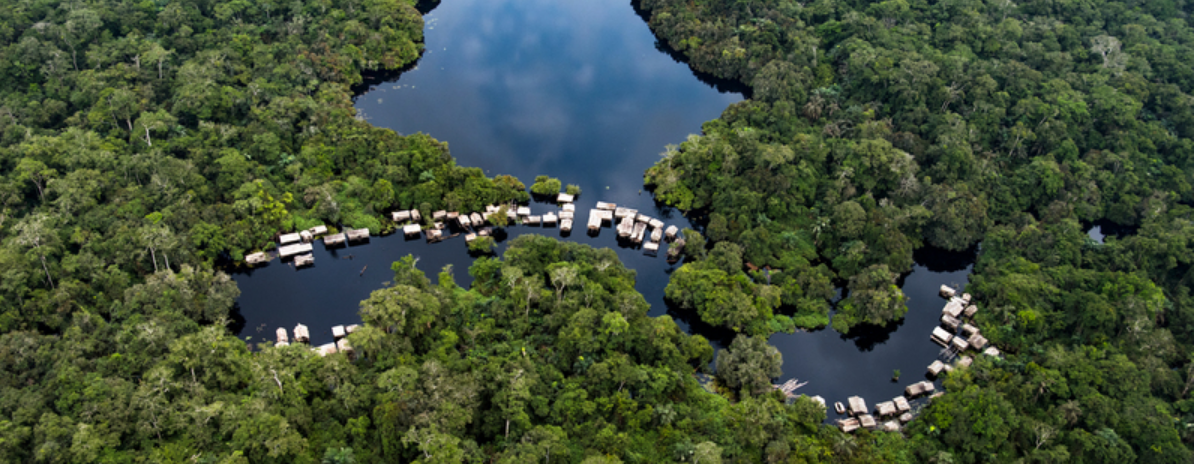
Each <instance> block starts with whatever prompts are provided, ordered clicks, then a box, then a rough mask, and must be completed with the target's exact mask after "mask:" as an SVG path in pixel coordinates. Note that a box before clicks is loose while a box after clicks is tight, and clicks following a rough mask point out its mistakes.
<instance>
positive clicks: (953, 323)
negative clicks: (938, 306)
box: [942, 314, 962, 331]
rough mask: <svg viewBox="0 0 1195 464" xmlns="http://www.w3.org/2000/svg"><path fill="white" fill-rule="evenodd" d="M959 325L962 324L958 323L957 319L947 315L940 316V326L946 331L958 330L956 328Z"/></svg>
mask: <svg viewBox="0 0 1195 464" xmlns="http://www.w3.org/2000/svg"><path fill="white" fill-rule="evenodd" d="M961 323H962V321H959V320H958V318H955V317H950V315H949V314H943V315H942V326H943V327H946V328H947V329H950V330H952V331H954V330H958V326H959V324H961Z"/></svg>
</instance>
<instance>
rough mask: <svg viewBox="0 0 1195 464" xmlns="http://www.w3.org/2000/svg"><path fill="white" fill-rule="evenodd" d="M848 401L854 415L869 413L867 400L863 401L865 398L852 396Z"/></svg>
mask: <svg viewBox="0 0 1195 464" xmlns="http://www.w3.org/2000/svg"><path fill="white" fill-rule="evenodd" d="M846 402H847V404H849V405H850V408H851V415H852V416H858V415H860V414H867V402H865V401H863V398H860V397H858V396H852V397H850V398H847V399H846Z"/></svg>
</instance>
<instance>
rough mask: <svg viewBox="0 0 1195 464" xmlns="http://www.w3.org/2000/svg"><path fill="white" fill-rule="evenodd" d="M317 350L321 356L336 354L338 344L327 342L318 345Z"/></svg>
mask: <svg viewBox="0 0 1195 464" xmlns="http://www.w3.org/2000/svg"><path fill="white" fill-rule="evenodd" d="M315 352H316V353H319V355H320V356H327V355H330V354H336V344H335V343H325V344H323V345H320V346H318V347H316V349H315Z"/></svg>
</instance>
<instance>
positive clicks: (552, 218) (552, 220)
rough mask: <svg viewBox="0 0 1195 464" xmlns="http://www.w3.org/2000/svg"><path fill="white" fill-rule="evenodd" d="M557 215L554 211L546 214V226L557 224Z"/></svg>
mask: <svg viewBox="0 0 1195 464" xmlns="http://www.w3.org/2000/svg"><path fill="white" fill-rule="evenodd" d="M555 225H556V215H555V214H553V213H547V214H544V226H555Z"/></svg>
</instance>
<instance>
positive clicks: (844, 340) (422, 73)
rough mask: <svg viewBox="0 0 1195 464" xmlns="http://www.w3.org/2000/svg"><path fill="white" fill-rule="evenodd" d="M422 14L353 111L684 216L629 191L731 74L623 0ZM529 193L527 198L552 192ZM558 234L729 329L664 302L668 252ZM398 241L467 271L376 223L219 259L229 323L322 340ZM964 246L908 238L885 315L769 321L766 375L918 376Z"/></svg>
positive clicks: (729, 93) (848, 387)
mask: <svg viewBox="0 0 1195 464" xmlns="http://www.w3.org/2000/svg"><path fill="white" fill-rule="evenodd" d="M424 20H425V34H426V38H425V40H426V52H425V53H424V55H423V57H422V58H421V59H420V60H419V62H418V64H417V66H415V67H414V68H413V69H410V70H407V71H406V72H404V73H402V74H401V75H399V76H396V77H390V78H389V79H390V80H386V81H380V82H373V83H370V85H369V86H368V88H367V89H365V90H364V91H363V92H362V93H361V94H360V95H359V96H358V97H357V99H356V102H355V103H356V107H357V108H358V110H359V111H360V113H361V115H362V116H363V117H365V118H367V120H368V121H370V122H371V123H372V124H374V125H377V126H380V127H387V128H391V129H393V130H395V131H397V132H399V133H403V134H410V133H415V132H424V133H428V134H430V135H432V136H434V137H436V138H437V139H439V140H442V141H446V142H448V143H449V146H450V148H451V152H452V155H453V156H454V157H455V158H456V160H457V163H458V164H460V165H462V166H478V167H481V168H483V169H484V170H485V171H486V174H487V175H491V176H492V175H496V174H512V175H515V176H516V177H518V178H520V179H522V180H524V181H525V182H527V183H528V184H530V182H531V181H532V180H533V179H534V177H535V176H536V175H539V174H546V175H551V176H553V177H557V178H559V179H561V181H563V182H564V183H566V184H577V185H580V186H581V187H582V189H583V194H582V196H581V197H580V200H579V201H578V211H579V212H580V215H581V217H584V216H585V214H586V212H587V211H588V209H589V208H592V207H593V206H594V204H595V202H596V201H598V200H602V201H610V202H615V203H617V204H619V205H620V206H630V207H634V208H638V209H639V210H640V211H645V212H651V214H653V215H654V216H656V217H660V218H662V219H664V220H665V222H667V223H669V224H677V225H679V226H686V225H688V224H689V221H688V220H687V219H685V218H684V217H682V216H681V215H680V214H679V213H678V212H676V211H675V210H672V209H670V208H666V207H665V208H661V207H659V206H658V205H657V204H655V202H654V201H653V200H652V198H651V196H650V194H648V193H646V192H641V189H642V180H643V171H644V170H645V169H647V168H648V167H649V166H651V164H652V163H654V162H655V160H657V159H658V155H659V153H661V152H662V151H663V149H664V146H665V145H666V144H670V143H678V142H680V141H683V140H684V139H685V137H687V136H688V135H689V134H693V133H699V132H700V130H701V124H702V123H703V122H705V121H708V120H711V119H714V118H716V117H718V115H719V114H720V113H721V111H722V110H723V109H725V108H726V106H728V105H729V104H731V103H734V102H736V101H739V100H741V99H742V98H744V92H745V89H741V88H736V87H734V86H733V85H729V84H727V83H725V82H719V81H717V80H716V79H712V78H710V77H708V76H705V75H702V74H700V73H695V72H694V71H692V70H691V69H690V68H689V67H688V66H687V65H686V64H684V63H682V62H678V61H677V60H676V59H675V58H674V56H676V54H675V53H672V52H670V50H668V49H667V48H666V47H664V46H661V45H659V44H658V43H657V40H656V38H655V36H654V35H653V34H652V33H651V31H650V30H649V29H648V27H647V25H646V23H645V22H644V19H643V18H642V17H641V16H640V15H639V14H638V13H637V12H636V10H635V8H634V5H632V4H629V3H626V2H625V1H623V0H614V1H611V0H590V1H585V2H568V1H560V0H484V1H483V0H447V1H445V2H444V3H443V4H441V5H439V6H437V7H436V8H435V9H434V10H432V11H431V12H429V13H428V14H426V15H425V16H424ZM532 209H533V211H536V212H537V214H538V212H546V211H548V210H551V209H554V208H553V207H552V206H551V205H545V204H533V205H532ZM582 227H583V225H582ZM508 231H509V235H510V237H512V238H513V237H515V236H518V235H521V234H527V233H541V234H545V235H549V236H553V237H559V236H561V233H560V231H559V229H555V228H539V227H527V226H516V227H511V228H509V229H508ZM566 239H567V240H572V241H576V242H581V243H587V244H589V245H592V246H595V247H609V248H613V249H615V250H616V251H617V252H618V255H619V258H620V259H622V262H623V264H625V265H626V266H627V267H628V268H631V269H634V270H636V272H637V281H636V288H637V289H638V290H639V292H640V293H642V294H643V295H644V297H645V298H646V299H647V301H648V302H649V303H650V304H651V305H652V312H651V314H652V315H653V316H659V315H663V314H668V315H670V316H672V317H673V318H674V319H676V320H677V322H678V324H680V325H681V326H682V327H683V328H684V329H685V330H687V331H690V332H696V333H701V334H702V335H705V336H706V337H707V338H709V339H710V340H711V342H712V343H714V345H715V347H716V348H721V347H724V346H725V345H726V344H728V343H729V342H730V339H731V336H732V334H729V333H727V332H725V331H721V330H717V329H714V328H710V327H707V326H704V325H703V324H701V323H700V322H699V321H694V319H695V316H694V315H691V314H686V313H685V312H683V311H679V310H676V309H670V308H669V307H668V306H667V305H666V302H665V301H664V287H665V286H666V285H667V283H668V274H669V273H670V272H671V271H672V270H674V269H675V267H676V266H679V264H677V265H676V266H673V265H669V264H668V263H667V262H666V261H665V259H664V258H663V256H660V257H653V256H647V255H644V254H643V253H642V251H641V250H639V249H633V248H625V247H620V246H619V245H618V242H617V240H616V234H615V232H614V230H613V229H611V228H606V229H603V230H602V232H601V234H600V235H599V236H597V237H590V236H588V235H587V234H585V233H584V232H583V231H578V232H577V233H573V234H571V235H570V236H569V237H567V238H566ZM507 241H509V239H508V240H507ZM505 244H506V242H504V243H502V244H500V247H499V250H498V252H499V253H501V251H502V250H504V249H505ZM407 254H411V255H414V256H417V257H419V258H420V260H419V263H418V267H419V268H420V269H422V270H423V271H424V272H426V273H427V274H428V275H429V277H432V278H433V279H434V278H435V275H436V273H438V272H439V271H440V269H442V268H443V267H444V266H446V265H452V266H453V268H454V276H455V280H456V282H457V283H458V284H459V285H461V286H468V285H469V283H470V280H471V278H470V276H469V275H468V273H467V268H468V266H469V264H470V263H471V262H472V258H471V257H470V256H469V254H468V252H467V250H466V247H465V243H464V240H463V239H460V238H455V239H450V240H447V241H445V242H441V243H438V244H433V245H428V244H427V243H425V242H424V241H423V240H405V239H404V238H403V237H401V236H390V237H373V238H372V239H371V241H370V243H368V244H363V245H357V246H352V247H348V248H341V249H335V250H327V249H324V248H323V247H322V246H317V247H316V250H315V252H314V255H315V263H316V264H315V266H314V267H311V268H307V269H303V270H300V271H296V270H295V269H294V268H292V267H290V266H289V265H287V264H285V263H280V262H278V261H277V260H275V261H274V262H272V263H271V264H269V265H267V266H265V267H262V268H258V269H255V270H252V271H246V272H239V273H237V274H235V275H234V278H235V280H236V281H237V284H238V285H239V287H240V289H241V292H242V295H241V298H240V300H239V301H238V306H239V314H240V316H241V317H242V318H243V328H242V329H241V332H240V335H241V337H242V338H248V339H250V341H251V342H257V341H263V340H268V339H270V338H271V337H272V335H271V334H272V333H273V330H274V328H277V327H287V328H291V327H294V326H295V324H297V323H304V324H306V325H308V326H309V327H310V328H311V330H312V343H313V344H320V343H326V342H328V341H331V339H332V336H331V333H330V327H331V326H333V325H337V324H351V323H356V322H359V321H360V318H359V317H358V315H357V309H358V302H359V301H361V300H363V299H365V298H367V297H368V296H369V293H370V292H371V291H373V290H376V289H378V288H381V287H382V286H384V285H385V283H386V282H387V281H388V280H389V278H390V277H391V276H392V273H391V272H390V263H391V262H393V261H395V260H397V259H399V258H401V257H402V256H405V255H407ZM974 257H975V251H974V250H972V251H970V252H964V253H945V252H940V251H933V250H920V251H918V252H917V253H916V254H915V258H916V262H917V264H916V266H915V268H914V270H913V271H912V272H911V273H910V274H908V275H906V276H903V277H902V280H901V282H900V284H901V287H902V289H903V290H904V292H905V294H906V295H907V296H908V297H909V301H908V305H909V312H908V315H907V316H906V317H905V318H904V319H903V320H902V321H899V322H896V323H893V324H891V325H889V326H888V327H882V328H880V327H877V328H871V329H868V330H860V331H858V332H859V333H853V334H852V335H851V336H850V337H847V336H844V335H842V334H839V333H837V332H835V331H834V330H833V329H830V328H825V329H822V330H818V331H814V332H798V333H795V334H776V335H773V336H772V337H771V339H770V342H771V343H772V344H773V345H774V346H776V347H777V348H778V349H779V350H780V351H781V353H782V355H783V357H784V374H783V376H782V379H785V380H786V379H788V378H794V377H795V378H797V379H799V380H801V381H808V382H809V383H808V384H807V385H806V386H805V387H803V388H801V389H800V390H798V393H804V394H807V395H811V396H812V395H821V396H823V397H825V398H826V399H827V400H828V401H831V402H833V401H844V402H845V401H846V398H847V397H848V396H852V395H859V396H862V397H864V398H865V399H867V401H868V403H869V404H874V403H876V402H878V401H884V400H888V399H891V398H893V397H895V396H898V395H900V394H901V392H902V391H903V388H904V386H905V385H907V384H910V383H913V382H914V381H917V380H921V379H923V378H924V372H925V368H926V366H927V365H928V364H929V363H930V362H932V361H933V360H934V359H935V358H936V357H937V355H938V352H939V347H938V346H937V345H935V344H933V343H932V342H931V341H930V340H929V334H930V331H931V330H932V329H933V327H935V326H936V325H937V324H938V317H939V315H940V310H941V307H942V305H943V304H944V301H943V300H942V299H941V298H939V297H938V296H937V289H938V286H939V285H941V284H955V285H959V286H962V285H965V284H966V282H967V276H968V275H969V273H970V270H971V265H972V263H973V262H974ZM895 369H899V370H901V371H902V373H903V376H902V377H901V379H900V381H899V382H892V381H891V380H890V379H891V377H892V373H893V370H895ZM830 416H834V415H833V413H832V412H831V414H830Z"/></svg>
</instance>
